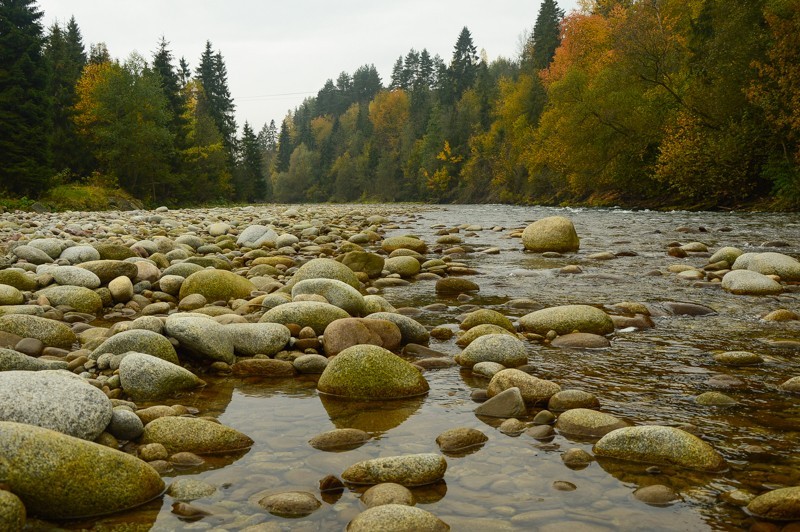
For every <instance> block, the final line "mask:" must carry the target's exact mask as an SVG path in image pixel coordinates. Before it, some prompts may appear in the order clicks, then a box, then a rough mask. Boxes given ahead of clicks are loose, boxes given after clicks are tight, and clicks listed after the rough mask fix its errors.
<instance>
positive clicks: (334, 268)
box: [286, 259, 361, 289]
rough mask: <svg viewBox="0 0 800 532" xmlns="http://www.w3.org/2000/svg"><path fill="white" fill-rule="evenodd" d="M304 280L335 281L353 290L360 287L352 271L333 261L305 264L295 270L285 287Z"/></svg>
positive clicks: (320, 260) (318, 260)
mask: <svg viewBox="0 0 800 532" xmlns="http://www.w3.org/2000/svg"><path fill="white" fill-rule="evenodd" d="M306 279H336V280H337V281H341V282H343V283H346V284H349V285H350V286H352V287H353V288H355V289H358V288H359V287H360V286H361V283H360V282H359V281H358V277H356V274H355V272H354V271H353V270H351V269H350V268H348V267H347V266H345V265H344V264H342V263H341V262H337V261H335V260H333V259H313V260H310V261H308V262H306V263H305V264H303V265H302V266H300V267H299V268H298V269H297V271H296V272H295V274H294V276H292V279H291V280H290V281H289V283H288V284H287V285H286V287H287V288H293V287H294V285H296V284H297V283H299V282H300V281H305V280H306Z"/></svg>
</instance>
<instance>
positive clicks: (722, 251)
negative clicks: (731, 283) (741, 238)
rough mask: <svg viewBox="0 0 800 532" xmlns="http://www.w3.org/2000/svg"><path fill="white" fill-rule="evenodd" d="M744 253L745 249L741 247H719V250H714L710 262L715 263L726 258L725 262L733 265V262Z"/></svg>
mask: <svg viewBox="0 0 800 532" xmlns="http://www.w3.org/2000/svg"><path fill="white" fill-rule="evenodd" d="M742 253H743V251H742V250H741V249H739V248H734V247H731V246H726V247H723V248H719V249H718V250H717V251H715V252H714V254H713V255H711V257H709V259H708V263H709V264H714V263H717V262H720V261H723V260H724V261H725V262H727V263H728V264H729V265H731V266H732V265H733V263H734V262H736V259H738V258H739V256H740V255H742Z"/></svg>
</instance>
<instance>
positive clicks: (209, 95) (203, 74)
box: [195, 41, 236, 152]
mask: <svg viewBox="0 0 800 532" xmlns="http://www.w3.org/2000/svg"><path fill="white" fill-rule="evenodd" d="M195 73H196V75H197V79H198V80H199V81H200V84H201V85H202V86H203V90H204V91H205V95H206V99H207V100H208V104H209V113H210V114H211V116H212V117H213V118H214V123H215V124H216V125H217V129H219V131H220V133H222V138H223V139H224V141H225V145H226V146H227V147H228V149H229V150H230V151H231V152H233V148H234V145H235V142H236V119H235V117H234V110H235V105H234V104H233V98H232V97H231V92H230V90H229V89H228V70H227V68H226V67H225V61H224V60H223V58H222V53H221V52H217V53H214V52H213V50H212V47H211V41H206V47H205V50H203V54H202V55H201V56H200V65H199V66H198V67H197V70H196V71H195Z"/></svg>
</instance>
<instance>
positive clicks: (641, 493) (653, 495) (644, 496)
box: [633, 484, 680, 506]
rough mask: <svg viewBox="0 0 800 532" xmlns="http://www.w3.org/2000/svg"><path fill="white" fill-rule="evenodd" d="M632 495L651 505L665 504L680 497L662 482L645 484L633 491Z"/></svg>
mask: <svg viewBox="0 0 800 532" xmlns="http://www.w3.org/2000/svg"><path fill="white" fill-rule="evenodd" d="M633 496H634V497H635V498H636V499H637V500H639V501H642V502H643V503H646V504H650V505H653V506H667V505H669V504H671V503H673V502H675V501H677V500H679V499H680V496H679V495H678V494H677V493H675V490H673V489H672V488H670V487H669V486H665V485H664V484H653V485H652V486H645V487H643V488H639V489H637V490H636V491H634V492H633Z"/></svg>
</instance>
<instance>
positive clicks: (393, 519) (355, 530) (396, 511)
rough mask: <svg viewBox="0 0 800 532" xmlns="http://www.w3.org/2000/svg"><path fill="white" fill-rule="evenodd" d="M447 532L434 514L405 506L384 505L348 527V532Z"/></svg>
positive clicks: (359, 516) (371, 510) (352, 522)
mask: <svg viewBox="0 0 800 532" xmlns="http://www.w3.org/2000/svg"><path fill="white" fill-rule="evenodd" d="M375 530H381V531H384V532H405V531H408V530H414V531H415V532H445V531H447V530H450V527H449V526H448V525H447V523H445V522H444V521H442V520H441V519H439V518H438V517H436V516H435V515H433V514H432V513H430V512H428V511H425V510H422V509H420V508H416V507H414V506H406V505H404V504H384V505H381V506H375V507H374V508H369V509H367V510H365V511H363V512H361V513H360V514H358V515H357V516H356V517H355V518H354V519H353V520H352V521H350V523H349V524H348V525H347V532H373V531H375Z"/></svg>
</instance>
